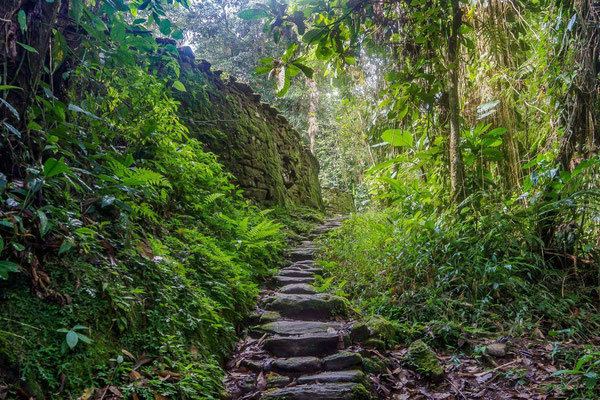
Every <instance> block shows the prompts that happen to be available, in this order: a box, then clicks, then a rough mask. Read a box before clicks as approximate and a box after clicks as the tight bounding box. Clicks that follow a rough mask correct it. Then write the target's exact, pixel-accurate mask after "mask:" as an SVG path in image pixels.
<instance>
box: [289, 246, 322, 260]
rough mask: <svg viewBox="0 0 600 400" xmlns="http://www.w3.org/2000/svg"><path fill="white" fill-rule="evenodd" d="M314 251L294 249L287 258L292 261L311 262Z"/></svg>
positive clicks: (310, 249)
mask: <svg viewBox="0 0 600 400" xmlns="http://www.w3.org/2000/svg"><path fill="white" fill-rule="evenodd" d="M315 251H316V249H314V248H308V249H296V250H294V251H292V252H291V253H289V254H288V257H289V259H290V260H292V261H305V260H312V259H313V256H314V255H315Z"/></svg>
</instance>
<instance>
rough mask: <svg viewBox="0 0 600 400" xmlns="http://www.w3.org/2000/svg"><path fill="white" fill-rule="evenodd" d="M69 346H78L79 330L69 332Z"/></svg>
mask: <svg viewBox="0 0 600 400" xmlns="http://www.w3.org/2000/svg"><path fill="white" fill-rule="evenodd" d="M66 340H67V346H69V348H70V349H74V348H75V346H77V343H78V342H79V336H77V332H75V331H69V332H67V337H66Z"/></svg>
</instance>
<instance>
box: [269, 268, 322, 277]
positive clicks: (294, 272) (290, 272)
mask: <svg viewBox="0 0 600 400" xmlns="http://www.w3.org/2000/svg"><path fill="white" fill-rule="evenodd" d="M314 275H315V274H314V273H313V272H312V271H309V270H308V269H306V270H304V269H289V268H283V269H280V270H279V274H278V275H277V276H297V277H314Z"/></svg>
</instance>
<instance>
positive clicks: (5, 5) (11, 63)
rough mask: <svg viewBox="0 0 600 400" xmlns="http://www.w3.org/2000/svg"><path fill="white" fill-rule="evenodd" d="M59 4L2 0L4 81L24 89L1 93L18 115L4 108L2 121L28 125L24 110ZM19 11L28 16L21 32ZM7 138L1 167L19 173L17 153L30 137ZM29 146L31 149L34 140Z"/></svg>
mask: <svg viewBox="0 0 600 400" xmlns="http://www.w3.org/2000/svg"><path fill="white" fill-rule="evenodd" d="M60 4H61V2H60V1H58V0H56V1H54V2H51V3H50V2H47V1H46V0H3V1H2V2H1V3H0V18H1V20H0V24H1V25H0V44H1V45H2V52H1V53H0V64H1V65H2V71H1V73H2V84H7V85H14V86H18V87H19V88H21V90H7V91H4V92H2V97H3V98H4V99H5V100H6V101H8V102H9V103H10V104H11V105H12V106H13V107H14V108H15V110H16V111H17V113H18V114H19V118H17V117H15V116H14V115H13V113H12V112H11V111H10V110H8V108H7V107H2V108H0V120H1V121H5V122H7V123H9V124H11V125H12V126H14V127H16V128H17V129H19V130H21V131H22V132H23V131H24V129H23V128H24V127H25V126H26V121H25V118H24V117H25V111H26V110H27V107H28V106H29V105H30V103H31V99H32V98H33V96H34V95H35V92H36V90H37V86H38V83H39V80H40V77H41V75H42V70H43V66H44V62H45V60H46V55H47V54H48V49H49V45H50V40H51V38H52V28H54V25H55V21H56V16H57V14H58V9H59V7H60ZM20 11H23V12H24V13H25V15H26V18H27V29H26V30H25V31H22V29H21V26H20V25H19V20H18V15H19V12H20ZM17 42H20V43H24V44H26V45H28V46H31V47H33V48H34V49H35V51H28V50H26V49H25V48H24V47H22V46H20V45H19V44H18V43H17ZM8 138H9V140H8V143H6V142H5V143H4V145H3V146H1V147H0V170H1V171H3V172H5V173H8V174H14V175H20V174H19V171H18V165H17V163H16V162H15V160H14V154H15V152H17V151H19V147H21V146H22V145H23V144H24V143H26V141H27V140H28V139H29V138H27V137H26V135H23V138H22V140H18V139H17V138H16V137H15V135H14V134H12V133H10V132H8ZM28 146H30V148H31V143H29V144H28Z"/></svg>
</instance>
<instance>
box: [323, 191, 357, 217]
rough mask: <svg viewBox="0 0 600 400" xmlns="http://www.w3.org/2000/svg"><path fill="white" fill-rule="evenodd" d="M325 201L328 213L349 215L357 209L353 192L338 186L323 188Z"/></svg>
mask: <svg viewBox="0 0 600 400" xmlns="http://www.w3.org/2000/svg"><path fill="white" fill-rule="evenodd" d="M322 191H323V202H324V203H325V209H326V210H327V213H328V214H331V215H348V214H350V213H353V212H354V211H356V208H355V207H354V197H353V196H352V193H350V192H347V191H345V190H340V189H336V188H328V187H324V188H322Z"/></svg>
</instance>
